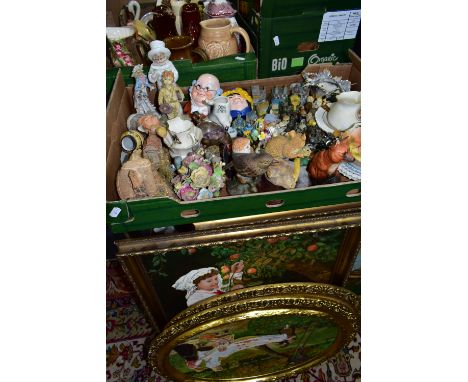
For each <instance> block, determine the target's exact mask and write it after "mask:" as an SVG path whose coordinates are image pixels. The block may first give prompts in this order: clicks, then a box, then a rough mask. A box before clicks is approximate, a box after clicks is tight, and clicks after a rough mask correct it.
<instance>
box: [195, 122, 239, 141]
mask: <svg viewBox="0 0 468 382" xmlns="http://www.w3.org/2000/svg"><path fill="white" fill-rule="evenodd" d="M198 127H199V128H200V129H201V131H202V133H203V138H202V143H203V144H204V145H205V146H212V145H217V146H219V145H223V146H230V145H231V137H230V136H229V134H228V133H227V132H226V130H225V129H224V128H223V127H222V126H220V125H218V124H217V123H214V122H211V121H204V122H202V123H200V124H199V125H198Z"/></svg>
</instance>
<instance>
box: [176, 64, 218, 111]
mask: <svg viewBox="0 0 468 382" xmlns="http://www.w3.org/2000/svg"><path fill="white" fill-rule="evenodd" d="M222 92H223V91H222V89H221V88H220V86H219V80H218V78H217V77H216V76H214V75H212V74H209V73H205V74H202V75H201V76H200V77H198V79H197V80H196V81H193V83H192V86H191V87H190V88H189V95H190V102H188V103H187V104H186V106H185V108H184V112H185V113H187V114H189V113H190V114H193V113H195V112H199V113H200V114H202V115H205V116H207V115H208V114H210V111H211V106H212V105H213V103H214V101H213V100H214V98H215V97H217V96H220V95H221V94H222Z"/></svg>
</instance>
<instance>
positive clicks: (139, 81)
mask: <svg viewBox="0 0 468 382" xmlns="http://www.w3.org/2000/svg"><path fill="white" fill-rule="evenodd" d="M132 77H133V78H135V88H134V90H133V92H134V93H133V105H134V107H135V110H136V112H137V113H139V114H156V115H159V114H158V112H157V111H156V108H155V107H154V105H153V104H152V103H151V101H150V100H149V98H148V92H147V90H146V89H147V88H149V89H154V86H153V85H152V84H150V83H149V82H148V79H147V78H146V75H145V73H144V72H143V65H141V64H140V65H136V66H135V67H134V68H133V71H132Z"/></svg>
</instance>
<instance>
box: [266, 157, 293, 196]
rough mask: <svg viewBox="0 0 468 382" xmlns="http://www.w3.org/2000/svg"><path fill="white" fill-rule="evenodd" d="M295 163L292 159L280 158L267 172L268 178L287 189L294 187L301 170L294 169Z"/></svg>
mask: <svg viewBox="0 0 468 382" xmlns="http://www.w3.org/2000/svg"><path fill="white" fill-rule="evenodd" d="M294 167H295V164H294V163H293V162H291V161H288V160H284V159H278V160H276V161H275V162H274V163H272V164H271V165H270V166H269V167H268V169H267V171H266V173H265V177H266V179H267V180H268V181H269V182H270V183H272V184H274V185H275V186H280V187H283V188H286V189H292V188H294V187H295V186H296V182H297V179H298V178H299V172H297V174H296V173H295V171H294Z"/></svg>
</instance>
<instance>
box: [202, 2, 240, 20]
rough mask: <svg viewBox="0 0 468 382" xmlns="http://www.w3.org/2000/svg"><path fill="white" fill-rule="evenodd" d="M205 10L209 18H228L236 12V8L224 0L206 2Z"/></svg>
mask: <svg viewBox="0 0 468 382" xmlns="http://www.w3.org/2000/svg"><path fill="white" fill-rule="evenodd" d="M205 12H206V14H207V16H208V17H209V18H210V19H214V18H228V17H233V16H234V15H235V14H236V10H235V9H234V8H233V7H232V5H231V4H230V3H229V1H226V0H211V1H209V2H208V4H207V6H206V8H205Z"/></svg>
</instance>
